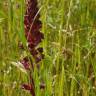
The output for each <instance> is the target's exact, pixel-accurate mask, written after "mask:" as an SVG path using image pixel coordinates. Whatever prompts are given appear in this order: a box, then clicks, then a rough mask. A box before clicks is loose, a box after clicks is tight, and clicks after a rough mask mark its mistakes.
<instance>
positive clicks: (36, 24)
mask: <svg viewBox="0 0 96 96" xmlns="http://www.w3.org/2000/svg"><path fill="white" fill-rule="evenodd" d="M26 7H27V9H26V12H25V16H24V30H25V37H26V39H27V43H28V46H27V47H28V50H29V52H30V53H31V55H32V57H33V58H34V61H35V64H37V63H39V62H40V61H41V60H42V59H43V58H44V55H43V48H41V47H39V48H37V46H38V45H39V43H40V42H41V41H42V39H43V38H44V35H43V33H41V32H40V28H41V27H42V22H41V21H40V20H39V18H40V14H39V12H38V11H39V9H38V7H37V0H26ZM21 63H22V64H23V66H24V67H25V69H26V70H27V69H33V68H30V67H32V66H33V63H32V62H29V60H28V59H27V58H26V57H25V58H24V59H23V60H21ZM30 63H31V64H30ZM30 65H32V66H30ZM37 65H38V64H37ZM33 71H34V70H33ZM31 75H32V74H31V72H29V77H30V84H28V85H27V84H23V85H22V86H23V88H24V89H25V90H28V91H30V93H31V94H32V96H35V84H34V80H33V77H32V76H31Z"/></svg>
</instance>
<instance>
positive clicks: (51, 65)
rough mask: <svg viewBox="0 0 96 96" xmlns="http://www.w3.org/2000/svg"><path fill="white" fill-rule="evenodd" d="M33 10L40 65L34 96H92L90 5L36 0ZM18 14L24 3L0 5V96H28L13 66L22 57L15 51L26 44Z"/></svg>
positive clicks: (94, 26) (5, 0)
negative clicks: (41, 52)
mask: <svg viewBox="0 0 96 96" xmlns="http://www.w3.org/2000/svg"><path fill="white" fill-rule="evenodd" d="M38 6H39V8H41V9H40V14H41V18H40V19H41V21H42V29H41V31H42V32H43V33H44V36H45V38H44V40H43V42H42V44H41V45H40V46H42V47H43V48H44V54H45V59H44V60H43V61H42V62H41V63H40V66H41V67H40V70H39V71H38V70H37V69H35V71H34V81H35V86H36V96H96V0H38ZM24 12H25V1H24V0H0V96H30V94H29V93H28V92H27V91H25V90H22V89H21V84H23V83H25V82H28V81H29V80H28V75H27V74H26V73H25V72H24V71H25V70H24V69H22V70H23V71H22V70H21V68H20V66H19V65H18V62H19V60H20V58H22V57H24V56H25V55H26V54H27V50H21V49H19V47H18V42H19V41H22V42H23V44H24V45H25V44H26V40H25V37H24V25H23V19H24V18H23V17H24ZM12 62H14V64H12ZM16 62H17V63H16ZM14 65H15V66H14ZM38 73H39V74H40V77H39V76H38ZM40 78H41V79H42V80H43V81H44V83H45V84H46V88H45V89H44V90H40V88H39V83H40Z"/></svg>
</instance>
